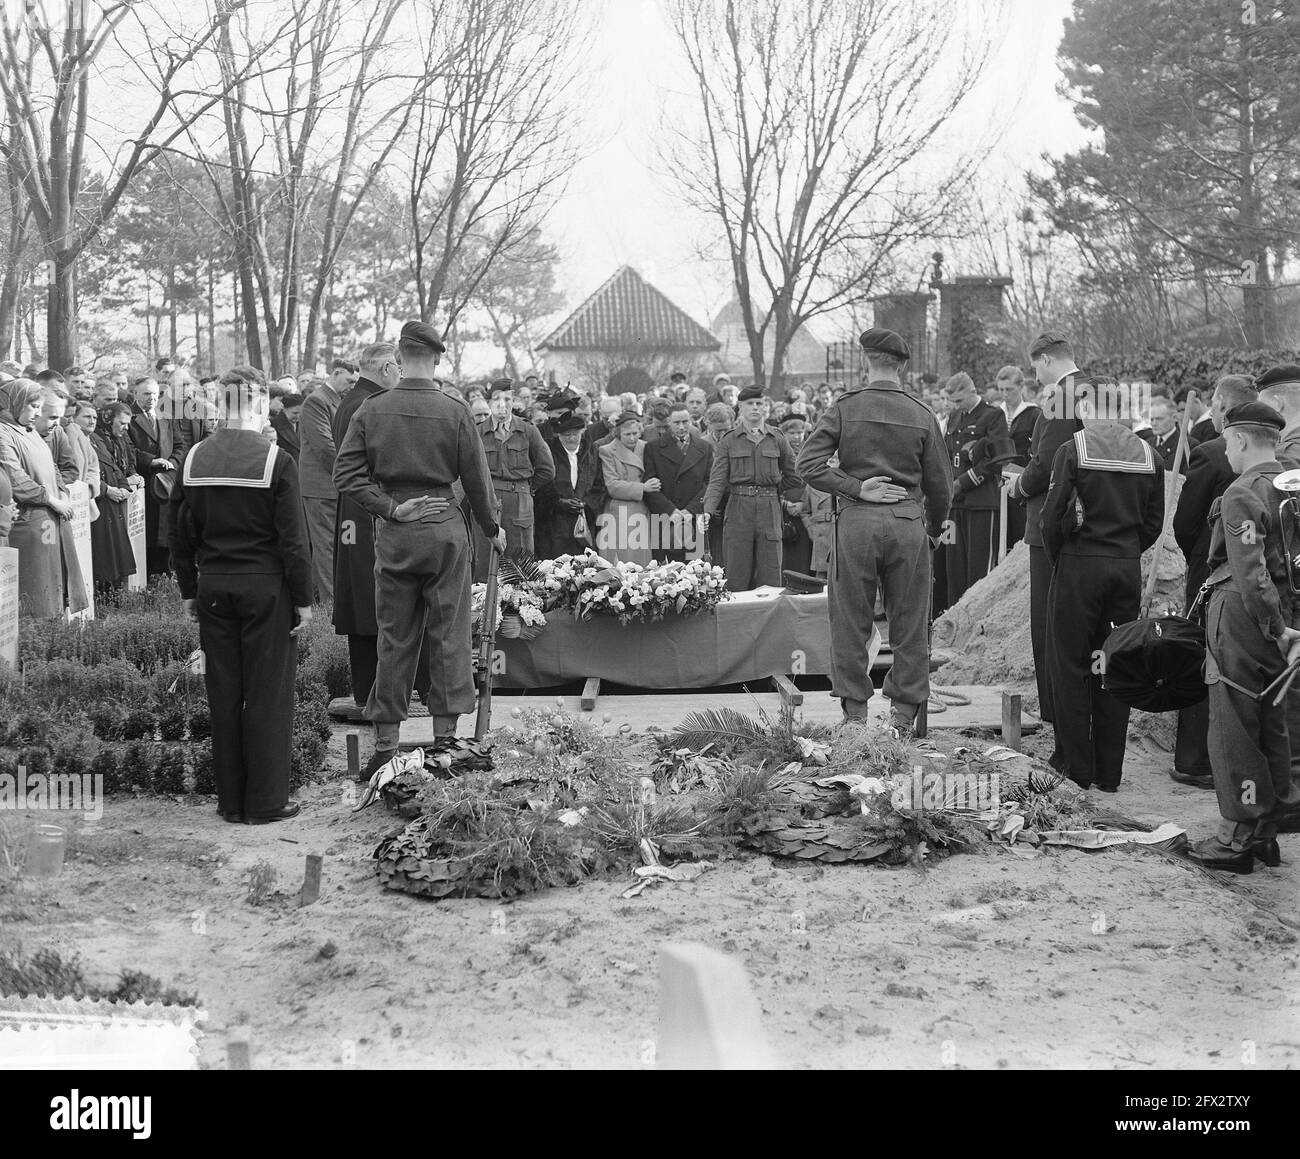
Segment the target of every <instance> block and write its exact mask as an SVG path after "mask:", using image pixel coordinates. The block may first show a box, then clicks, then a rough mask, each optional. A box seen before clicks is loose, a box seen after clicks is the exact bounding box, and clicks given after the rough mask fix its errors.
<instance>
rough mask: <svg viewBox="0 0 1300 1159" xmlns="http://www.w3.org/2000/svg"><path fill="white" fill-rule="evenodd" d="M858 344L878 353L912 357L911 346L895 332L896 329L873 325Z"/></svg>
mask: <svg viewBox="0 0 1300 1159" xmlns="http://www.w3.org/2000/svg"><path fill="white" fill-rule="evenodd" d="M858 344H859V345H860V346H861V347H862V349H863V350H866V351H868V352H872V353H876V354H892V355H894V357H895V358H911V357H912V350H911V347H909V346H908V345H907V342H906V341H905V340H904V339H903V336H902V335H901V334H895V333H894V331H892V330H886V329H884V328H883V327H880V326H873V327H872V328H871V329H870V330H867V331H865V332H864V333H863V335H862V337H861V338H859V339H858Z"/></svg>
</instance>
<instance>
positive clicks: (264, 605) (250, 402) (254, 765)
mask: <svg viewBox="0 0 1300 1159" xmlns="http://www.w3.org/2000/svg"><path fill="white" fill-rule="evenodd" d="M221 386H222V390H223V392H224V395H225V414H224V418H225V425H224V426H222V427H220V428H219V429H217V430H216V431H214V432H213V433H212V434H211V435H209V436H208V437H207V438H206V439H204V440H203V441H202V442H201V443H199V444H198V445H197V446H196V447H194V448H193V449H192V450H191V451H190V452H189V453H188V454H187V455H186V458H185V463H184V466H183V468H182V472H181V476H180V478H179V479H178V480H177V486H176V490H175V494H174V495H173V498H172V509H171V516H172V519H171V524H170V526H171V550H172V559H173V563H174V565H175V568H176V578H177V580H178V581H179V583H180V588H181V597H182V599H183V600H184V602H185V611H186V614H187V615H189V616H190V617H191V618H193V619H196V620H198V622H199V638H200V641H201V642H202V645H203V652H204V655H205V657H206V661H207V667H206V673H205V681H206V684H207V690H208V704H209V707H210V711H211V716H212V770H213V774H214V778H215V780H216V783H217V808H218V810H219V811H220V813H221V815H222V817H224V818H225V819H226V820H227V821H232V822H241V821H247V822H248V823H249V824H254V825H256V824H264V823H266V822H268V821H282V820H284V819H286V818H288V817H293V816H295V815H296V814H297V813H298V806H297V805H293V804H290V803H289V761H290V754H291V752H292V741H293V728H292V722H293V708H294V702H293V695H294V676H295V673H296V670H297V663H298V640H297V636H298V634H299V633H300V632H301V631H302V629H303V628H304V627H305V626H306V625H307V623H308V622H309V621H310V620H311V616H312V608H311V603H312V572H311V557H310V556H309V555H308V552H307V539H306V531H305V529H304V526H303V515H302V500H301V497H300V495H299V492H298V469H297V467H295V466H294V463H293V460H292V459H291V458H290V457H289V455H288V454H286V453H285V452H284V451H282V450H280V449H279V448H278V447H276V446H273V445H272V444H270V443H268V442H267V440H266V439H265V438H264V437H263V436H262V435H261V433H260V432H261V429H262V427H263V425H264V424H265V421H266V414H267V410H268V406H269V403H270V396H269V393H268V391H267V388H266V387H265V385H263V384H262V383H260V382H257V381H254V380H253V375H252V373H251V372H244V371H232V372H231V373H230V374H227V375H226V376H225V377H224V378H223V379H222V380H221Z"/></svg>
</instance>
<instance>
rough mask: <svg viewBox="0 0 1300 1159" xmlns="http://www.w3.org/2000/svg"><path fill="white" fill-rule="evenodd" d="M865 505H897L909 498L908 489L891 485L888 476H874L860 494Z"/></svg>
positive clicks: (895, 484) (866, 482) (863, 485)
mask: <svg viewBox="0 0 1300 1159" xmlns="http://www.w3.org/2000/svg"><path fill="white" fill-rule="evenodd" d="M858 495H859V497H860V498H861V499H862V501H863V502H864V503H897V502H899V501H900V500H902V499H906V498H907V488H906V487H900V486H899V485H898V484H897V483H891V482H890V481H889V476H888V475H873V476H872V477H871V478H870V479H866V480H864V481H863V484H862V490H861V491H859V492H858Z"/></svg>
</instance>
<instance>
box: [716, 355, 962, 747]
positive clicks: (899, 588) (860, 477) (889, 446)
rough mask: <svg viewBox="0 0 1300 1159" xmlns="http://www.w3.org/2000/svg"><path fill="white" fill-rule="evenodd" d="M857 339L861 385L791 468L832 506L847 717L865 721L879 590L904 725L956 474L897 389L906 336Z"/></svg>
mask: <svg viewBox="0 0 1300 1159" xmlns="http://www.w3.org/2000/svg"><path fill="white" fill-rule="evenodd" d="M860 341H861V345H862V349H863V353H864V355H865V357H866V361H867V370H868V373H867V376H866V377H867V379H868V381H867V384H866V386H865V387H863V388H862V389H860V390H854V391H849V392H848V393H847V394H845V395H843V396H842V397H841V398H840V399H839V400H838V401H836V402H834V403H832V404H831V405H830V406H829V407H828V408H827V409H826V413H825V414H823V415H822V417H821V418H820V419H819V420H818V422H817V426H816V427H815V428H814V430H813V433H812V434H811V435H809V436H808V441H807V442H806V443H804V446H803V450H802V451H801V452H800V455H799V473H800V474H801V475H802V476H803V479H804V482H805V483H807V485H808V486H809V487H814V488H816V489H817V490H819V491H825V492H827V493H829V494H831V495H834V496H835V501H836V507H837V514H836V522H835V533H834V539H833V541H832V549H831V560H830V593H829V601H830V618H831V680H832V685H833V694H834V695H835V696H838V697H839V698H840V707H841V708H842V709H843V711H844V715H845V717H846V719H848V720H865V719H866V715H867V701H869V700H870V699H871V697H872V696H873V695H874V694H875V689H874V688H873V687H872V683H871V672H870V669H869V667H868V664H867V649H868V646H869V644H870V641H871V633H872V628H873V624H874V621H875V613H876V594H877V592H879V593H880V594H881V595H882V596H883V602H884V610H885V619H886V620H887V621H888V625H889V647H890V650H891V652H892V653H893V658H894V663H893V667H892V668H890V670H889V674H888V675H887V676H886V677H885V683H884V693H885V695H886V696H887V697H889V699H890V700H891V701H892V702H893V720H894V724H895V726H896V727H898V728H899V729H900V730H911V729H912V728H913V727H914V724H915V720H916V712H917V708H918V707H919V706H920V705H922V704H924V703H925V702H926V701H927V700H928V699H929V696H930V657H929V640H928V627H929V612H930V551H931V549H932V548H933V547H934V546H936V545H937V543H938V542H939V538H940V536H941V535H942V534H943V530H944V524H945V521H946V520H947V518H948V505H949V502H950V499H951V494H952V479H951V476H950V475H949V473H948V466H947V460H946V458H945V456H944V444H943V436H942V435H941V434H940V432H939V427H938V424H937V423H936V421H935V417H934V412H933V411H932V410H930V408H929V407H927V406H926V405H925V404H924V403H923V402H921V401H920V400H918V399H916V398H913V397H912V396H911V395H909V394H908V393H907V392H906V391H904V390H903V387H902V382H901V378H900V376H901V374H902V370H903V367H904V366H906V365H907V360H908V358H910V357H911V351H910V350H909V349H908V346H907V343H906V342H905V341H904V340H903V338H902V337H901V336H900V335H898V334H895V333H894V331H892V330H884V329H871V330H868V331H867V332H866V333H865V334H863V335H862V338H861V340H860ZM836 456H837V457H838V458H837V465H836V466H831V460H832V457H836ZM728 518H730V513H728Z"/></svg>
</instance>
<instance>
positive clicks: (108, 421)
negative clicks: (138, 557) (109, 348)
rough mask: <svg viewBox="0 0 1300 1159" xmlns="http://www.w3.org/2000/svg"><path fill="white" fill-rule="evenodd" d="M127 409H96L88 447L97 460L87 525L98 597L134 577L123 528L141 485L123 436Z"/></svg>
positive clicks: (119, 405) (127, 422)
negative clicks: (95, 501) (93, 514)
mask: <svg viewBox="0 0 1300 1159" xmlns="http://www.w3.org/2000/svg"><path fill="white" fill-rule="evenodd" d="M130 425H131V408H130V407H129V406H127V405H126V403H124V402H111V403H109V404H108V405H107V406H105V407H102V408H100V411H99V414H98V417H97V420H96V422H95V429H94V431H93V432H92V434H91V436H90V445H91V447H92V448H93V449H94V452H95V456H96V458H98V459H99V485H100V496H99V518H98V519H96V520H95V522H94V523H92V524H91V525H90V551H91V558H92V559H93V560H94V570H95V589H96V592H97V593H98V594H102V595H107V594H108V593H109V592H112V591H115V590H118V589H120V588H122V587H123V586H124V585H125V584H126V581H127V579H128V578H129V577H130V576H132V575H133V574H135V554H134V552H132V550H131V535H130V532H129V531H128V530H127V525H126V509H127V504H128V502H129V501H130V498H131V494H132V492H133V491H136V490H138V489H139V488H140V487H141V486H143V485H144V480H143V479H141V478H140V476H139V475H137V474H135V447H134V446H133V445H132V443H131V438H130V436H129V435H128V434H127V428H128V427H129V426H130Z"/></svg>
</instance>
